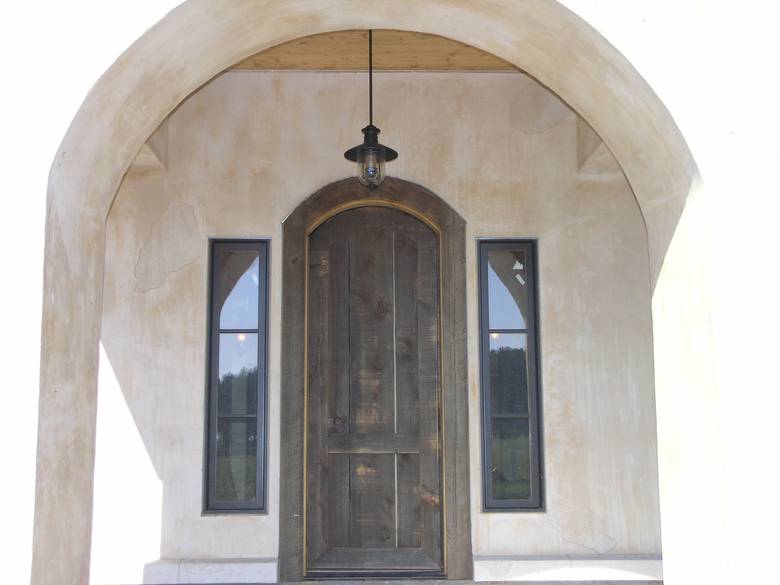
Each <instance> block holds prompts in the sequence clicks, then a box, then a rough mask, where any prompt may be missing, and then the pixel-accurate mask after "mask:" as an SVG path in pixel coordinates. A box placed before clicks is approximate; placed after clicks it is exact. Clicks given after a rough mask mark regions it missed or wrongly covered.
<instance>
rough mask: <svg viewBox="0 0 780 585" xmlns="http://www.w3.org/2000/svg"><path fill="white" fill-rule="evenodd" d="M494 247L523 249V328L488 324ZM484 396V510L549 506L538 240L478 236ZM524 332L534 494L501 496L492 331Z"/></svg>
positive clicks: (481, 396) (503, 510)
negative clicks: (495, 455)
mask: <svg viewBox="0 0 780 585" xmlns="http://www.w3.org/2000/svg"><path fill="white" fill-rule="evenodd" d="M493 250H517V251H524V252H525V257H526V264H530V266H527V267H526V279H527V280H528V290H529V293H530V294H529V299H528V301H529V311H528V312H529V315H528V317H527V322H526V328H525V329H511V330H510V329H496V330H493V329H490V321H489V298H488V297H489V291H488V253H489V252H491V251H493ZM477 256H478V270H479V286H478V292H479V333H480V398H481V407H482V413H481V414H482V416H481V423H482V494H483V497H482V511H483V512H540V511H542V512H543V511H544V510H545V500H544V457H543V450H542V447H543V445H542V434H543V433H542V406H541V401H542V385H541V368H540V359H539V287H538V280H539V279H538V271H537V266H538V245H537V240H535V239H528V238H511V239H509V238H508V239H478V240H477ZM491 332H492V333H525V334H526V335H527V340H528V341H527V348H528V349H527V351H528V428H529V432H528V435H529V448H530V467H531V470H530V480H531V497H530V498H529V499H502V500H497V499H495V498H494V497H493V493H492V481H491V475H492V468H493V465H492V432H491V429H492V420H491V416H492V410H491V389H490V333H491Z"/></svg>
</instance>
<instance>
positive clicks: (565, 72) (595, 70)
mask: <svg viewBox="0 0 780 585" xmlns="http://www.w3.org/2000/svg"><path fill="white" fill-rule="evenodd" d="M380 27H384V28H397V29H403V30H418V31H423V32H428V33H432V34H439V35H444V36H448V37H451V38H454V39H457V40H460V41H462V42H465V43H468V44H471V45H474V46H476V47H479V48H481V49H484V50H486V51H489V52H492V53H494V54H496V55H498V56H500V57H502V58H504V59H506V60H507V61H509V62H511V63H513V64H515V65H517V66H518V67H520V68H521V69H523V70H525V71H527V72H528V73H529V74H531V75H533V76H534V77H536V78H537V79H539V80H540V81H541V82H542V83H544V84H545V85H547V86H548V87H549V88H551V89H552V90H553V91H555V92H556V93H557V94H558V95H559V96H561V98H563V99H564V100H565V101H566V102H567V103H568V104H569V105H571V106H572V107H573V108H574V109H575V110H577V111H578V112H579V113H580V114H581V115H582V116H583V117H584V118H585V119H586V120H588V122H589V123H590V124H591V126H592V127H593V128H594V129H595V130H596V131H597V132H598V133H599V134H600V135H601V136H602V138H603V139H604V140H605V142H606V144H607V146H608V147H609V148H610V150H611V151H612V152H613V153H614V154H615V156H616V158H617V160H618V162H619V163H620V164H621V166H622V168H623V170H624V172H625V173H626V176H627V177H628V179H629V181H630V183H631V186H632V187H633V190H634V193H635V195H636V197H637V200H638V202H639V205H640V208H641V209H642V212H643V215H644V219H645V223H646V226H647V231H648V241H649V249H650V257H651V273H652V279H653V282H655V281H656V280H657V279H658V276H659V274H660V273H661V266H662V264H663V263H664V259H665V257H666V252H667V248H668V246H669V243H670V241H671V240H672V236H673V234H674V232H675V229H676V227H677V221H678V219H679V217H680V214H681V213H682V210H683V208H684V206H685V202H686V198H687V197H688V194H689V192H690V191H691V190H692V189H693V188H694V187H695V185H696V182H697V180H698V177H697V171H696V168H695V165H694V162H693V160H692V158H691V155H690V153H689V151H688V149H687V147H686V145H685V143H684V141H683V139H682V137H681V135H680V133H679V131H678V130H677V128H676V126H675V124H674V122H673V120H672V119H671V117H670V116H669V113H668V112H667V111H666V109H665V108H664V106H663V104H662V103H661V102H660V100H659V99H658V98H657V96H656V95H655V94H654V93H653V92H652V90H651V89H650V88H649V87H648V86H647V84H646V83H645V82H644V81H643V80H642V78H641V76H640V75H639V74H638V73H637V72H636V71H635V70H634V69H633V68H632V67H631V65H630V64H629V63H628V62H627V61H626V60H625V59H624V58H623V57H622V56H621V55H620V54H619V53H618V52H617V51H616V50H615V49H614V48H613V47H611V46H610V45H609V44H608V43H607V42H606V41H605V40H604V39H603V38H602V37H600V36H599V35H598V33H597V32H596V31H594V30H593V29H592V28H590V27H589V26H588V25H587V24H586V23H585V22H583V21H582V20H581V19H579V18H578V17H577V16H576V15H574V14H573V13H571V12H569V11H568V10H567V9H566V8H564V7H563V6H561V5H560V4H558V3H557V2H554V1H551V0H550V1H543V2H537V3H532V4H528V3H516V2H510V1H505V2H499V3H491V4H490V5H489V6H487V5H483V4H481V3H473V4H469V5H464V4H463V3H461V2H455V1H445V0H441V1H437V2H428V3H424V4H419V3H417V2H411V1H407V0H402V1H400V2H398V3H396V4H395V5H394V7H393V10H392V11H391V12H390V11H388V10H387V9H386V7H384V6H375V7H366V6H365V5H364V4H363V3H360V2H356V1H354V0H352V1H350V0H342V1H338V2H325V1H323V2H314V3H306V4H305V5H304V4H290V3H288V2H283V1H269V2H243V3H239V4H236V3H235V2H231V1H228V0H224V1H220V2H215V3H210V4H209V5H208V7H206V6H204V5H203V4H202V3H199V2H194V1H190V2H186V3H184V4H182V5H181V6H180V7H179V8H177V9H176V10H175V11H173V12H172V13H171V14H170V15H169V16H167V17H166V18H165V19H164V20H163V21H162V22H161V23H159V24H158V25H157V26H156V27H154V28H153V29H152V30H150V31H149V32H148V33H147V34H145V35H144V36H143V37H142V38H141V39H140V40H139V41H138V42H137V43H135V44H134V45H133V46H132V47H131V48H130V49H128V51H127V52H126V53H124V54H123V55H122V56H121V57H120V59H119V60H118V61H117V62H116V63H115V64H114V65H113V66H112V68H111V69H110V70H109V71H108V72H107V74H106V75H105V76H104V77H103V78H101V80H100V81H99V82H98V84H97V85H96V86H95V88H94V89H93V90H92V92H91V93H90V95H89V96H88V97H87V99H86V100H85V102H84V104H83V106H82V108H81V109H80V110H79V112H78V114H77V116H76V118H75V119H74V122H73V124H72V125H71V127H70V129H69V131H68V133H67V135H66V137H65V139H64V140H63V143H62V145H61V147H60V150H59V152H58V153H57V157H56V160H55V163H54V165H53V167H52V171H51V175H50V182H49V199H48V206H47V229H46V260H45V280H44V289H45V290H44V299H45V300H44V307H43V311H44V312H43V347H42V365H41V400H40V419H39V427H40V429H43V431H42V432H40V433H39V445H38V475H37V483H36V520H35V522H36V524H35V543H34V561H33V582H34V583H54V582H62V581H68V582H75V583H80V582H86V581H87V575H88V567H89V540H90V527H91V504H92V497H91V494H92V469H93V462H94V432H95V431H94V429H95V413H96V393H95V389H96V375H97V348H98V340H99V335H100V307H101V295H102V283H103V261H104V229H105V219H106V214H107V212H108V210H109V208H110V206H111V203H112V201H113V198H114V195H115V193H116V190H117V187H118V185H119V183H120V181H121V179H122V176H123V174H124V172H125V171H126V170H127V168H128V166H129V165H130V163H131V161H132V160H133V158H134V157H135V155H136V153H137V152H138V151H139V149H140V148H141V146H142V145H143V143H144V142H145V141H146V140H147V139H148V137H149V136H150V134H151V133H152V132H153V130H154V129H155V128H156V127H157V126H158V125H159V124H160V122H161V121H162V120H163V119H164V118H165V117H166V116H167V115H168V114H169V113H170V112H171V111H172V110H173V109H174V108H176V106H177V105H178V104H179V103H180V102H181V101H182V100H183V99H184V98H185V97H186V96H187V95H189V94H190V93H191V92H192V91H194V90H195V89H196V88H198V87H199V86H201V85H202V84H203V83H204V82H206V81H208V79H210V78H211V77H213V76H214V75H215V74H216V73H218V72H219V71H221V70H223V69H224V68H226V67H228V66H230V65H231V64H232V63H235V62H237V61H238V60H240V59H242V58H244V57H247V56H249V55H251V54H252V53H255V52H257V51H259V50H261V49H263V48H267V47H270V46H273V45H275V44H278V43H280V42H283V41H285V40H289V39H292V38H297V37H300V36H305V35H308V34H312V33H316V32H325V31H333V30H343V29H349V28H380ZM562 30H565V31H566V33H567V34H565V35H562V34H561V31H562ZM680 246H682V250H681V251H680V252H679V254H678V255H677V256H676V257H675V266H682V267H683V269H684V267H685V266H686V265H687V264H693V265H695V264H696V256H695V252H696V249H697V248H696V247H695V245H693V244H689V243H686V240H683V241H682V243H681V244H680ZM686 246H688V247H690V246H693V247H692V248H690V249H692V250H693V253H694V255H693V256H691V255H689V254H686V251H687V250H688V249H689V248H687V247H686ZM683 271H684V270H683ZM684 289H685V287H684V280H683V282H682V284H681V281H680V280H677V281H675V282H673V283H669V284H666V283H664V286H663V288H662V289H658V288H657V289H656V300H655V305H656V307H657V308H656V311H655V324H654V325H655V331H656V339H655V342H656V347H661V348H664V347H667V346H666V345H664V342H665V341H667V340H669V339H675V337H674V333H675V331H676V330H677V329H678V328H679V323H680V319H679V315H680V311H681V309H679V308H677V306H676V304H675V299H676V298H682V299H683V300H685V297H684V296H682V295H684V293H683V292H680V291H681V290H683V291H684ZM675 295H681V297H676V296H675ZM682 305H683V303H680V306H682ZM682 310H684V309H682ZM675 353H676V355H679V354H680V352H679V351H678V352H675ZM659 357H661V358H662V359H660V360H659ZM656 368H657V371H658V369H659V368H661V369H660V371H661V373H662V374H663V375H662V376H658V377H657V381H658V384H662V385H664V386H662V387H661V388H662V391H663V392H664V394H665V395H669V394H670V393H673V391H674V389H675V388H676V385H677V384H679V381H678V378H680V377H679V376H676V375H675V374H676V372H677V371H684V372H686V373H687V372H689V369H688V368H689V366H688V365H687V364H686V363H683V362H681V361H680V360H679V359H676V358H675V357H674V356H670V355H668V354H667V353H663V352H662V353H661V354H659V353H657V354H656ZM694 377H695V375H694ZM683 379H687V380H688V381H689V385H690V375H688V376H687V378H686V377H683ZM697 383H698V382H697ZM701 383H702V384H706V380H705V381H703V382H701ZM662 404H663V407H664V408H665V409H667V408H668V409H670V410H669V413H670V415H671V416H669V420H670V421H672V425H675V424H676V423H675V422H674V421H675V420H676V418H677V417H676V416H675V413H676V412H677V411H676V410H675V409H679V408H684V406H681V405H680V403H679V402H675V403H670V402H663V403H662ZM665 415H666V413H665V412H664V411H659V418H662V419H663V418H664V417H665ZM672 509H674V508H672ZM664 522H665V525H668V524H667V522H666V520H665V521H664ZM670 523H673V519H672V518H670ZM64 531H67V533H68V538H63V537H62V534H63V532H64Z"/></svg>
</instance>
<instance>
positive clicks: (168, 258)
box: [133, 199, 202, 293]
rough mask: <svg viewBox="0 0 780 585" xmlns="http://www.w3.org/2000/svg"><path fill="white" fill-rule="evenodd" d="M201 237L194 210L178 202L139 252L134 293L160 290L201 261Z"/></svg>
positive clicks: (171, 207) (159, 220)
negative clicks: (171, 277)
mask: <svg viewBox="0 0 780 585" xmlns="http://www.w3.org/2000/svg"><path fill="white" fill-rule="evenodd" d="M201 241H202V234H201V230H200V226H199V222H198V219H197V214H196V211H195V207H194V206H193V205H192V204H190V203H186V202H184V201H181V200H179V199H175V200H174V201H172V202H171V204H170V205H169V206H168V207H167V208H166V209H165V211H163V213H162V214H161V215H160V217H159V218H158V219H157V220H156V221H155V222H154V224H153V225H152V229H151V230H150V231H149V235H148V236H147V238H146V240H145V241H144V243H143V244H142V245H141V247H140V248H139V250H138V256H137V258H136V262H135V266H134V269H133V272H134V276H135V292H138V293H146V292H150V291H152V290H155V289H158V288H160V287H161V286H162V285H163V284H164V283H165V281H166V280H167V279H168V277H170V276H171V275H172V274H174V273H176V272H180V271H182V270H184V269H186V268H187V267H189V266H191V265H192V264H194V263H195V262H197V261H198V260H199V259H200V254H201V250H200V248H201V246H200V244H201Z"/></svg>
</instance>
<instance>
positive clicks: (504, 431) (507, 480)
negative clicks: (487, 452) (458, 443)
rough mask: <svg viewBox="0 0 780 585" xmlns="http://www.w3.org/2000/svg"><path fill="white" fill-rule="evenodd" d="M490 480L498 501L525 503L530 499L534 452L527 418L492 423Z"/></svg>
mask: <svg viewBox="0 0 780 585" xmlns="http://www.w3.org/2000/svg"><path fill="white" fill-rule="evenodd" d="M491 426H492V428H491V431H490V432H491V437H492V441H491V443H492V460H493V469H492V470H491V471H492V473H491V481H492V482H493V498H494V499H496V500H525V499H529V498H530V497H531V451H530V448H529V441H528V419H526V418H516V419H506V418H499V419H496V418H494V419H493V420H492V425H491Z"/></svg>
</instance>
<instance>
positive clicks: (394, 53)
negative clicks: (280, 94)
mask: <svg viewBox="0 0 780 585" xmlns="http://www.w3.org/2000/svg"><path fill="white" fill-rule="evenodd" d="M367 68H368V31H365V30H347V31H340V32H331V33H324V34H319V35H313V36H309V37H302V38H299V39H295V40H292V41H289V42H287V43H284V44H281V45H277V46H275V47H271V48H270V49H266V50H265V51H262V52H260V53H257V54H256V55H253V56H251V57H249V58H248V59H244V60H243V61H241V62H239V63H237V64H236V65H234V66H233V69H242V70H290V69H292V70H307V69H308V70H316V71H335V70H337V71H364V70H366V69H367ZM374 69H375V70H379V71H383V70H384V71H414V70H428V71H438V70H441V71H517V70H518V69H517V68H516V67H515V66H514V65H512V64H510V63H508V62H506V61H504V60H503V59H500V58H498V57H496V56H495V55H493V54H491V53H487V52H485V51H482V50H480V49H477V48H475V47H472V46H469V45H465V44H463V43H460V42H458V41H453V40H452V39H448V38H446V37H440V36H436V35H430V34H424V33H417V32H407V31H399V30H376V31H374Z"/></svg>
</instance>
